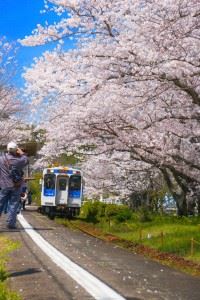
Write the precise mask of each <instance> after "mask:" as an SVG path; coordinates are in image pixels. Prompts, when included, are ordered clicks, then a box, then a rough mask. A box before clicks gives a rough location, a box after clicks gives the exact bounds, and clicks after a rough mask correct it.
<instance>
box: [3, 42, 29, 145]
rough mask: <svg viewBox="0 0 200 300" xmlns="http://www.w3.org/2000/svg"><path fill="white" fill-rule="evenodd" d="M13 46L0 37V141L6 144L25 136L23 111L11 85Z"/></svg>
mask: <svg viewBox="0 0 200 300" xmlns="http://www.w3.org/2000/svg"><path fill="white" fill-rule="evenodd" d="M16 67H17V65H16V61H15V48H14V46H13V45H12V44H10V43H8V42H7V41H6V39H5V38H4V37H2V38H0V141H1V145H6V143H7V142H8V141H10V140H16V141H20V140H21V139H24V138H25V137H26V138H27V131H23V130H22V129H23V128H24V127H25V124H24V123H23V122H22V120H21V115H20V114H21V113H22V111H23V106H22V101H20V100H19V93H18V91H17V89H16V88H15V87H14V86H13V85H12V83H11V82H12V78H13V76H14V72H15V71H16V69H15V68H16Z"/></svg>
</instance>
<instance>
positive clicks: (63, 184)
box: [58, 178, 67, 191]
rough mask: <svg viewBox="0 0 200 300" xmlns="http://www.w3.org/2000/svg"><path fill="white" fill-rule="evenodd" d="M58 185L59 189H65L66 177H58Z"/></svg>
mask: <svg viewBox="0 0 200 300" xmlns="http://www.w3.org/2000/svg"><path fill="white" fill-rule="evenodd" d="M58 185H59V190H60V191H66V187H67V178H59V181H58Z"/></svg>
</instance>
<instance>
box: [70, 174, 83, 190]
mask: <svg viewBox="0 0 200 300" xmlns="http://www.w3.org/2000/svg"><path fill="white" fill-rule="evenodd" d="M69 189H70V190H80V189H81V176H77V175H72V176H71V177H70V179H69Z"/></svg>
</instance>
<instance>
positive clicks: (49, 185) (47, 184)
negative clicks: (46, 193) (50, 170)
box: [44, 174, 55, 189]
mask: <svg viewBox="0 0 200 300" xmlns="http://www.w3.org/2000/svg"><path fill="white" fill-rule="evenodd" d="M44 188H45V189H55V174H45V175H44Z"/></svg>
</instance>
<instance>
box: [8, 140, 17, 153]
mask: <svg viewBox="0 0 200 300" xmlns="http://www.w3.org/2000/svg"><path fill="white" fill-rule="evenodd" d="M17 148H18V146H17V144H16V143H15V142H10V143H8V145H7V150H8V151H10V152H12V151H16V150H17Z"/></svg>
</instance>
